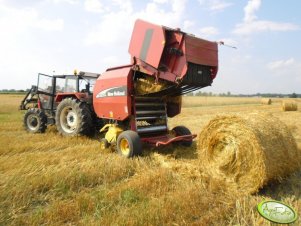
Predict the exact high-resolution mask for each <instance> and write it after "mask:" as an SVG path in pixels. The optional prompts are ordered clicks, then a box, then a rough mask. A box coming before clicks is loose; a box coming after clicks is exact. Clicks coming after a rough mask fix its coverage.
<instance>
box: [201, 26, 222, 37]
mask: <svg viewBox="0 0 301 226" xmlns="http://www.w3.org/2000/svg"><path fill="white" fill-rule="evenodd" d="M217 34H219V31H218V29H217V28H215V27H203V28H201V29H200V35H201V36H203V37H209V36H214V35H217Z"/></svg>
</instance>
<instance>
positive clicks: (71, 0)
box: [52, 0, 80, 5]
mask: <svg viewBox="0 0 301 226" xmlns="http://www.w3.org/2000/svg"><path fill="white" fill-rule="evenodd" d="M52 1H53V2H54V3H56V4H58V3H68V4H71V5H75V4H78V3H79V2H80V0H52Z"/></svg>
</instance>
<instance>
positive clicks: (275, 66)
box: [267, 58, 296, 71]
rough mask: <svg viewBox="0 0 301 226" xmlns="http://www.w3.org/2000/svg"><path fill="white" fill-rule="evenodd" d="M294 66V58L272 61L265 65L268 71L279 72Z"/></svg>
mask: <svg viewBox="0 0 301 226" xmlns="http://www.w3.org/2000/svg"><path fill="white" fill-rule="evenodd" d="M294 64H296V61H295V59H294V58H289V59H287V60H277V61H272V62H270V63H268V64H267V67H268V69H270V70H272V71H273V70H280V69H285V68H287V67H291V66H292V65H294Z"/></svg>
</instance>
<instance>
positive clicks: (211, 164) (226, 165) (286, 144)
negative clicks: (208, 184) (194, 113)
mask: <svg viewBox="0 0 301 226" xmlns="http://www.w3.org/2000/svg"><path fill="white" fill-rule="evenodd" d="M198 153H199V161H200V166H201V167H202V168H203V170H204V171H206V172H207V173H208V174H209V175H210V176H212V177H215V178H217V179H222V180H225V181H226V182H229V186H230V185H231V186H235V187H236V188H237V189H238V190H239V191H240V192H242V193H253V192H256V191H257V190H258V189H259V188H261V187H263V186H264V185H265V184H267V182H268V181H271V180H277V179H281V178H282V177H284V176H286V175H288V174H290V173H292V172H294V171H295V170H297V169H300V164H301V153H300V150H298V149H297V144H296V141H295V140H294V138H293V136H292V134H291V133H290V131H289V129H288V128H287V127H286V125H285V124H284V123H282V122H281V121H280V120H279V119H278V118H275V117H273V116H271V115H267V114H258V113H252V114H248V115H243V116H238V115H224V116H218V117H217V118H215V119H213V120H211V121H210V122H209V124H208V125H207V126H205V128H204V130H203V131H202V132H201V133H200V135H199V141H198Z"/></svg>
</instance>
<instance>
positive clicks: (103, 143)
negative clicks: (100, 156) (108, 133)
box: [100, 138, 110, 150]
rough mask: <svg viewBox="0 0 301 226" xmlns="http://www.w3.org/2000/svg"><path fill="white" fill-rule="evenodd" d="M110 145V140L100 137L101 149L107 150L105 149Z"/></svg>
mask: <svg viewBox="0 0 301 226" xmlns="http://www.w3.org/2000/svg"><path fill="white" fill-rule="evenodd" d="M109 146H110V144H109V142H108V141H107V139H106V138H101V139H100V149H101V150H105V149H107V148H109Z"/></svg>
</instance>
